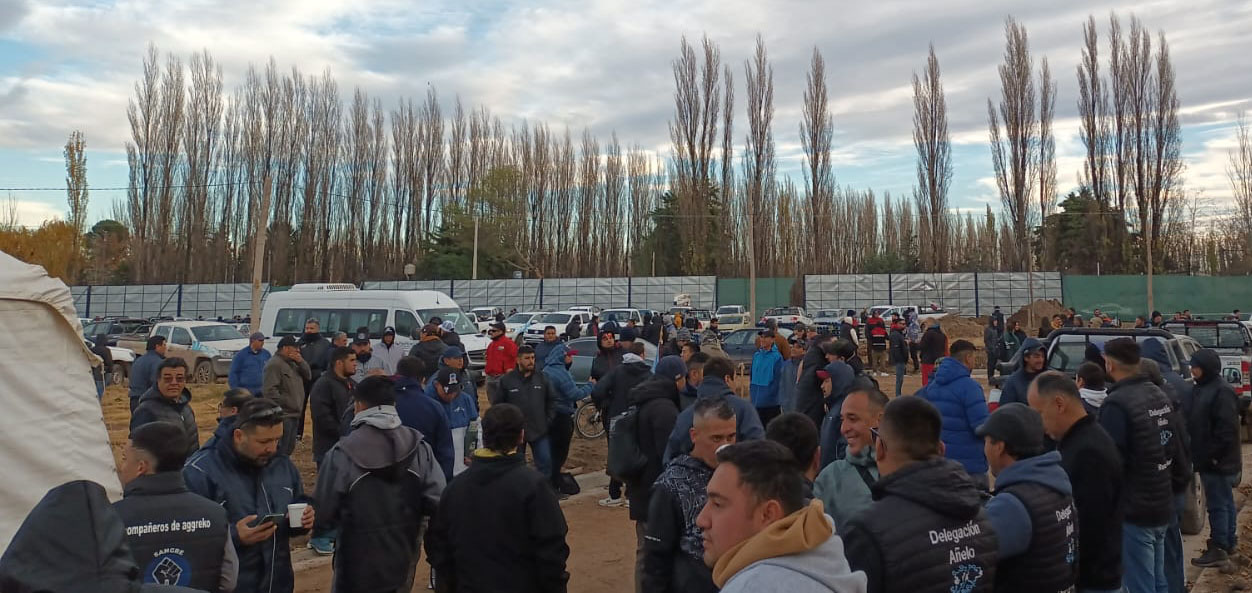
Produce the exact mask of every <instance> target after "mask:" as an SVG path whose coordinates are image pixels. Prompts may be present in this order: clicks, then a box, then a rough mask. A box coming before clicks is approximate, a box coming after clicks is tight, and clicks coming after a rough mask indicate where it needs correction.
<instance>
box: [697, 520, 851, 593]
mask: <svg viewBox="0 0 1252 593" xmlns="http://www.w3.org/2000/svg"><path fill="white" fill-rule="evenodd" d="M865 589H866V585H865V573H863V572H861V571H856V572H853V571H852V568H851V567H850V566H849V565H848V559H847V558H846V557H844V555H843V540H842V539H840V538H839V536H838V535H835V534H831V536H830V538H829V539H827V540H826V541H825V542H824V543H822V545H820V546H818V547H816V548H813V549H812V550H809V551H807V552H804V553H803V554H793V555H790V556H778V557H775V558H766V559H764V560H758V561H756V562H753V563H752V564H749V565H748V567H747V568H745V569H743V570H741V571H739V572H738V573H736V574H735V576H733V577H731V578H730V580H729V581H726V586H725V587H722V592H721V593H824V592H826V591H830V592H832V593H865Z"/></svg>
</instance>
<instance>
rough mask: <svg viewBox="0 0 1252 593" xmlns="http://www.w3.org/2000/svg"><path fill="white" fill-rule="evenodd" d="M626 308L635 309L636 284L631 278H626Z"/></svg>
mask: <svg viewBox="0 0 1252 593" xmlns="http://www.w3.org/2000/svg"><path fill="white" fill-rule="evenodd" d="M626 307H627V308H631V309H633V308H634V307H635V282H634V278H631V277H630V276H627V277H626Z"/></svg>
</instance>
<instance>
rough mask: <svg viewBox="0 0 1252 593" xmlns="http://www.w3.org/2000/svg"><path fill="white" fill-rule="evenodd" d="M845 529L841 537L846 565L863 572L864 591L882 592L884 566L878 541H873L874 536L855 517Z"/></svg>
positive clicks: (884, 574)
mask: <svg viewBox="0 0 1252 593" xmlns="http://www.w3.org/2000/svg"><path fill="white" fill-rule="evenodd" d="M845 531H846V533H844V534H843V535H842V536H841V537H842V538H843V552H844V555H845V556H847V558H848V565H850V566H851V567H852V570H859V571H862V572H864V573H865V592H866V593H883V590H884V589H885V586H886V583H884V582H883V579H884V578H885V577H886V567H884V566H883V559H882V551H881V550H879V549H878V542H876V541H874V537H873V536H872V535H870V533H869V531H868V530H866V529H865V528H863V527H861V525H860V523H859V522H858V521H857V520H856V519H853V520H851V521H849V522H848V528H847V529H846V530H845Z"/></svg>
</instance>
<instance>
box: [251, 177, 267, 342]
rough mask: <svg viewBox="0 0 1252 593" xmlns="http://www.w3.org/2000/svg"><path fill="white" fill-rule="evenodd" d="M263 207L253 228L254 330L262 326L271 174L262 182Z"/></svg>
mask: <svg viewBox="0 0 1252 593" xmlns="http://www.w3.org/2000/svg"><path fill="white" fill-rule="evenodd" d="M261 187H262V190H261V191H262V193H261V207H260V208H258V209H257V210H256V211H255V212H253V216H252V228H254V229H256V235H255V236H254V237H253V240H252V309H251V317H252V327H251V328H250V329H251V330H252V331H254V332H255V331H259V330H258V328H259V327H260V326H261V276H262V275H263V274H264V272H265V238H266V237H265V236H266V234H267V233H266V231H267V230H268V227H269V212H270V174H269V173H268V172H267V173H266V174H265V179H264V181H262V182H261Z"/></svg>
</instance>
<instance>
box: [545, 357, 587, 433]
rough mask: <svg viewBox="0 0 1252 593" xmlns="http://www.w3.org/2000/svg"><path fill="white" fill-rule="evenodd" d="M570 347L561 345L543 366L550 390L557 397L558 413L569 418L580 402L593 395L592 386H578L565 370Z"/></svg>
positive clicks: (567, 370)
mask: <svg viewBox="0 0 1252 593" xmlns="http://www.w3.org/2000/svg"><path fill="white" fill-rule="evenodd" d="M568 351H569V347H568V346H566V345H565V344H561V345H559V346H557V347H555V348H553V349H552V351H551V352H549V353H548V359H547V360H545V361H544V364H543V375H544V376H545V377H547V378H548V385H549V388H550V389H551V390H552V392H553V395H555V396H556V413H557V414H564V415H566V416H569V415H571V414H573V413H574V409H575V408H577V407H578V402H579V401H581V400H582V399H583V398H585V397H589V396H590V395H591V388H592V385H591V384H587V385H583V386H581V387H579V386H578V384H577V383H575V382H574V376H573V375H571V374H570V373H569V369H568V368H565V353H566V352H568Z"/></svg>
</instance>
